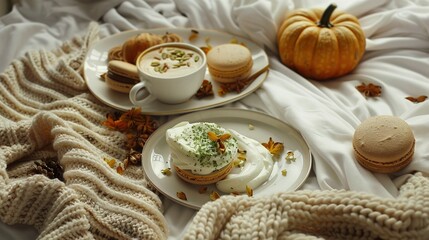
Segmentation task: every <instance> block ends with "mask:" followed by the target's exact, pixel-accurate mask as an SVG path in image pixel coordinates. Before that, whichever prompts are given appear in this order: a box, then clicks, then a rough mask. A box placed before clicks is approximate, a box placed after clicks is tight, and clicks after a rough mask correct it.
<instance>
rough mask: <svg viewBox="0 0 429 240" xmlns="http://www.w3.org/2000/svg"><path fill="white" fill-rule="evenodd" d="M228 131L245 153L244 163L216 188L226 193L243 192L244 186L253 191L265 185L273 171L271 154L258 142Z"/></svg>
mask: <svg viewBox="0 0 429 240" xmlns="http://www.w3.org/2000/svg"><path fill="white" fill-rule="evenodd" d="M229 131H230V132H231V135H232V136H233V137H234V138H235V139H237V142H238V148H239V149H240V150H241V151H243V152H245V153H246V161H245V163H244V164H243V165H242V166H238V167H237V168H235V169H234V170H233V171H232V172H231V173H229V174H228V176H226V178H225V179H223V180H220V181H218V182H217V183H216V187H217V188H218V189H219V190H220V191H222V192H227V193H232V192H245V191H246V186H248V187H250V188H251V189H255V188H257V187H259V186H260V185H262V184H263V183H265V182H266V181H267V180H268V179H269V177H270V175H271V172H272V171H273V167H274V160H273V158H272V154H271V153H270V152H269V151H268V150H267V149H266V148H265V147H264V146H263V145H262V144H261V143H260V142H258V141H256V140H254V139H252V138H248V137H246V136H244V135H242V134H240V133H238V132H236V131H234V130H232V129H229Z"/></svg>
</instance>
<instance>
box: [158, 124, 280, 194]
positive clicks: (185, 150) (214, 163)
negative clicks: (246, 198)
mask: <svg viewBox="0 0 429 240" xmlns="http://www.w3.org/2000/svg"><path fill="white" fill-rule="evenodd" d="M166 140H167V143H168V145H169V146H170V149H171V159H172V165H173V166H174V168H175V170H176V172H177V174H178V176H179V177H180V178H182V179H183V180H185V181H187V182H190V183H193V184H198V185H205V184H211V183H216V187H217V188H218V189H219V190H220V191H222V192H226V193H233V192H237V193H238V192H245V191H246V186H248V187H250V188H252V189H255V188H257V187H259V186H260V185H262V184H263V183H265V182H266V181H267V180H268V179H269V177H270V175H271V172H272V170H273V166H274V161H273V159H272V154H271V153H270V152H269V151H268V150H267V149H266V148H265V147H264V146H263V145H262V144H261V143H259V142H258V141H256V140H254V139H252V138H249V137H246V136H244V135H242V134H240V133H238V132H237V131H234V130H232V129H228V130H227V129H224V128H223V127H221V126H219V125H217V124H215V123H209V122H197V123H189V122H181V123H179V124H177V125H176V126H174V127H172V128H170V129H168V130H167V133H166ZM243 154H244V158H245V161H242V159H243ZM240 161H242V162H243V164H239V165H238V164H237V163H238V162H240ZM236 165H238V166H237V167H235V166H236Z"/></svg>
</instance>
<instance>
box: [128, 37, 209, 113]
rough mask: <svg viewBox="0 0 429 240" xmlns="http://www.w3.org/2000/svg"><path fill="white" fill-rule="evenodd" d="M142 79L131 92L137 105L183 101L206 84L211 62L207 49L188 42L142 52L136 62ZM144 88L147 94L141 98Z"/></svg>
mask: <svg viewBox="0 0 429 240" xmlns="http://www.w3.org/2000/svg"><path fill="white" fill-rule="evenodd" d="M136 66H137V70H138V73H139V78H140V82H139V83H137V84H136V85H134V86H133V87H132V88H131V90H130V93H129V98H130V101H131V102H132V103H133V104H134V105H137V106H141V105H144V104H146V103H148V102H150V101H153V100H154V99H157V100H158V101H160V102H163V103H167V104H179V103H183V102H186V101H188V100H189V99H190V98H192V97H193V96H194V95H195V93H196V92H197V91H198V89H199V88H200V86H201V84H202V83H203V80H204V77H205V74H206V69H207V61H206V55H205V54H204V52H203V51H202V50H201V49H200V48H199V47H197V46H194V45H191V44H188V43H177V42H176V43H164V44H159V45H156V46H153V47H151V48H148V49H146V50H145V51H144V52H142V53H141V54H140V55H139V56H138V58H137V61H136ZM143 89H146V90H147V94H145V96H143V98H142V99H138V98H140V96H139V95H141V94H139V93H140V92H141V91H142V90H143Z"/></svg>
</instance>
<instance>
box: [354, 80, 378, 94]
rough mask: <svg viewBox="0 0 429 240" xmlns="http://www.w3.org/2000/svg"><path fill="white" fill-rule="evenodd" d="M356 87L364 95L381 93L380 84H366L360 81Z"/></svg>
mask: <svg viewBox="0 0 429 240" xmlns="http://www.w3.org/2000/svg"><path fill="white" fill-rule="evenodd" d="M356 89H357V90H358V91H359V92H361V93H362V94H363V95H364V96H365V97H379V96H380V95H381V86H378V85H375V84H372V83H369V84H368V85H366V84H365V83H362V84H361V85H359V86H356Z"/></svg>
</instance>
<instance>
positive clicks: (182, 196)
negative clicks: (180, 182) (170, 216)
mask: <svg viewBox="0 0 429 240" xmlns="http://www.w3.org/2000/svg"><path fill="white" fill-rule="evenodd" d="M176 196H177V197H178V198H179V199H182V200H185V201H186V200H188V198H187V197H186V194H185V193H184V192H176Z"/></svg>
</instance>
